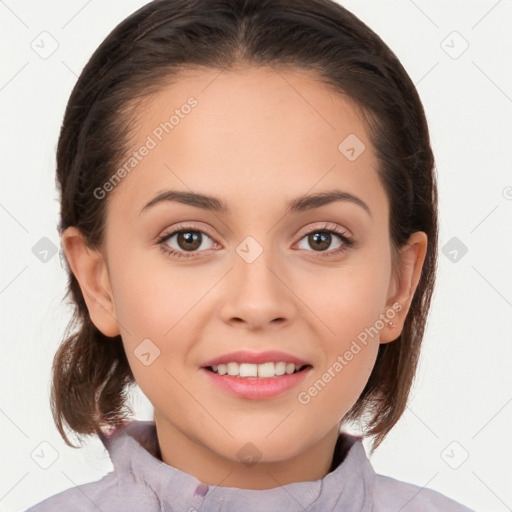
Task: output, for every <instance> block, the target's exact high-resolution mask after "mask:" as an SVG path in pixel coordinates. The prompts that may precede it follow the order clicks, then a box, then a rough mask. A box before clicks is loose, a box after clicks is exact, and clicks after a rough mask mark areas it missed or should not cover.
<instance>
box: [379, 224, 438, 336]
mask: <svg viewBox="0 0 512 512" xmlns="http://www.w3.org/2000/svg"><path fill="white" fill-rule="evenodd" d="M427 243H428V239H427V235H426V234H425V233H424V232H423V231H417V232H415V233H413V234H412V235H411V236H410V237H409V240H408V241H407V243H406V244H405V245H404V246H403V247H402V248H401V249H400V255H399V262H398V268H397V269H396V272H395V277H394V282H393V283H392V285H393V286H392V288H393V290H394V293H392V295H391V297H390V298H389V299H388V303H387V305H386V312H385V314H386V318H387V320H388V321H387V322H386V325H385V327H384V329H383V330H382V331H381V336H380V342H381V343H389V342H391V341H394V340H396V339H397V338H398V336H400V334H401V332H402V329H403V326H404V322H405V318H406V317H407V313H408V312H409V308H410V307H411V302H412V299H413V297H414V293H415V291H416V288H417V287H418V284H419V282H420V278H421V271H422V269H423V263H424V262H425V256H426V254H427ZM390 288H391V286H390Z"/></svg>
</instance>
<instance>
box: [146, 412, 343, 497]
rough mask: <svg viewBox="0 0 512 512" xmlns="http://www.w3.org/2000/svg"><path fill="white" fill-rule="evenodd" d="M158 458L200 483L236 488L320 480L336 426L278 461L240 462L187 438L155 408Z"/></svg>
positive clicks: (330, 456)
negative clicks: (291, 454) (318, 438)
mask: <svg viewBox="0 0 512 512" xmlns="http://www.w3.org/2000/svg"><path fill="white" fill-rule="evenodd" d="M155 424H156V428H157V436H158V443H159V446H160V452H161V456H162V461H163V462H164V463H165V464H168V465H169V466H172V467H174V468H176V469H179V470H180V471H183V472H185V473H188V474H190V475H193V476H194V477H196V478H197V479H198V480H200V481H201V482H204V483H206V484H208V485H214V486H220V487H236V488H240V489H272V488H274V487H280V486H282V485H287V484H290V483H295V482H304V481H312V480H320V479H322V478H324V477H325V476H326V475H327V474H328V473H329V472H330V471H331V465H332V462H333V454H334V448H335V445H336V441H337V440H338V425H335V426H334V427H333V428H332V429H331V430H330V431H329V432H328V434H327V435H326V436H325V437H323V438H322V439H320V440H319V441H318V442H316V443H315V444H313V445H311V446H309V447H308V448H307V449H306V450H304V451H302V452H300V453H299V454H297V455H295V456H294V457H292V458H289V459H287V460H280V461H271V462H265V461H264V460H261V461H257V463H254V464H251V463H247V462H246V463H243V462H240V461H238V460H237V461H234V460H232V459H229V458H226V457H223V456H222V455H221V454H219V453H217V452H215V451H213V450H211V449H210V448H209V447H207V446H205V445H204V444H200V443H198V442H197V441H195V440H192V439H189V438H188V437H187V436H185V435H184V434H183V433H182V432H181V431H179V430H178V429H176V427H174V425H172V424H170V423H169V422H167V421H165V420H163V421H162V418H161V417H160V416H159V415H158V413H157V411H155Z"/></svg>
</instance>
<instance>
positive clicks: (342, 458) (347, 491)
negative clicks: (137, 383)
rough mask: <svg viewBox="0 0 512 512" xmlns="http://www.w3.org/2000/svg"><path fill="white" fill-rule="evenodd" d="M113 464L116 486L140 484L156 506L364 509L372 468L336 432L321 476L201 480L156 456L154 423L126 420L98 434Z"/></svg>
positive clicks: (126, 490) (355, 444) (357, 446)
mask: <svg viewBox="0 0 512 512" xmlns="http://www.w3.org/2000/svg"><path fill="white" fill-rule="evenodd" d="M102 440H103V442H104V444H105V446H106V448H107V450H108V452H109V454H110V458H111V460H112V463H113V465H114V470H115V475H116V477H117V481H118V491H119V493H121V495H124V496H129V495H130V494H132V493H133V492H134V491H135V487H139V488H141V487H142V488H143V492H144V493H145V494H146V496H147V499H148V505H150V504H152V505H153V506H154V507H155V508H156V509H158V508H159V509H160V510H169V511H170V510H173V511H178V510H180V511H181V510H183V511H189V510H196V511H204V512H206V511H209V510H216V511H227V510H241V511H244V512H250V511H256V510H262V506H263V504H264V509H265V510H269V511H274V510H280V511H281V510H286V511H292V510H293V511H295V510H296V511H301V512H303V511H304V510H310V511H312V510H318V511H326V510H333V509H335V508H336V509H338V508H339V509H340V510H343V511H344V512H356V511H357V512H366V511H368V512H370V511H371V510H372V507H373V487H374V479H375V472H374V470H373V468H372V466H371V464H370V461H369V460H368V458H367V457H366V453H365V450H364V447H363V445H362V443H361V440H360V438H358V437H354V436H351V435H349V434H346V433H341V434H340V435H339V437H338V441H337V443H336V447H335V452H334V457H333V470H332V471H331V472H330V473H328V474H327V475H326V476H325V477H324V478H322V479H321V480H314V481H307V482H296V483H292V484H287V485H283V486H281V487H275V488H273V489H265V490H252V489H239V488H234V487H222V486H214V485H207V484H204V483H202V482H200V481H199V480H198V479H197V478H195V477H194V476H192V475H190V474H188V473H185V472H184V471H181V470H179V469H177V468H174V467H172V466H169V465H168V464H165V463H164V462H162V461H161V460H160V459H161V457H160V450H159V448H158V439H157V435H156V427H155V423H154V422H151V421H132V422H130V423H127V424H126V425H125V426H123V427H122V428H119V429H117V430H116V431H115V432H114V433H113V434H112V435H110V436H109V437H108V438H103V439H102ZM151 510H153V509H151Z"/></svg>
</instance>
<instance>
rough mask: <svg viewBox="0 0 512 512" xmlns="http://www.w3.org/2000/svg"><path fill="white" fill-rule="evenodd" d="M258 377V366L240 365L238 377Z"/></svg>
mask: <svg viewBox="0 0 512 512" xmlns="http://www.w3.org/2000/svg"><path fill="white" fill-rule="evenodd" d="M257 376H258V365H257V364H249V363H242V364H241V365H240V377H257Z"/></svg>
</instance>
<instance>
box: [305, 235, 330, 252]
mask: <svg viewBox="0 0 512 512" xmlns="http://www.w3.org/2000/svg"><path fill="white" fill-rule="evenodd" d="M331 240H332V237H331V235H330V233H325V232H316V233H312V234H309V235H308V243H309V244H310V247H313V249H314V250H315V251H323V250H325V249H328V248H329V246H330V245H331Z"/></svg>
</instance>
